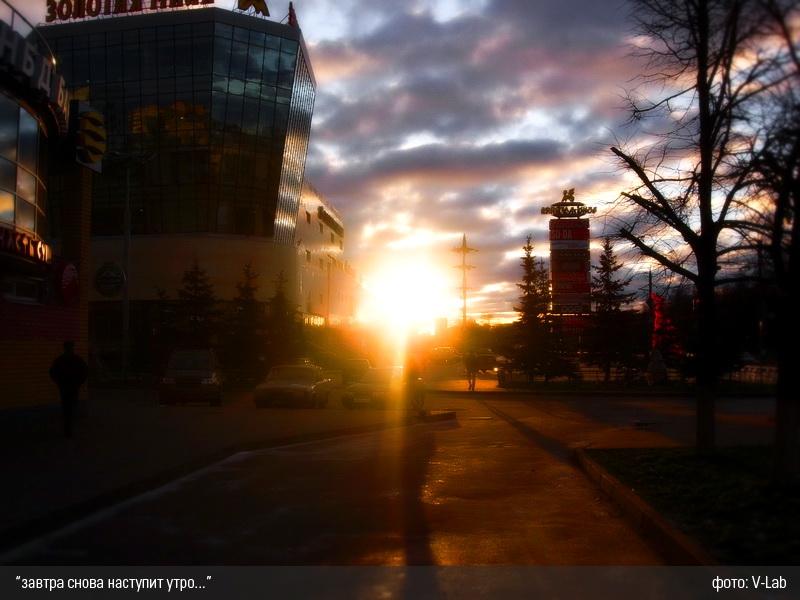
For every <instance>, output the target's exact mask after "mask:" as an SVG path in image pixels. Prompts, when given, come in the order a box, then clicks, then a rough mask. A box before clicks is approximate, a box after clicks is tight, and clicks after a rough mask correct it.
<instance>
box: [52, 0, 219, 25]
mask: <svg viewBox="0 0 800 600" xmlns="http://www.w3.org/2000/svg"><path fill="white" fill-rule="evenodd" d="M209 4H214V0H149V2H148V0H47V15H46V16H45V22H47V23H53V22H56V21H71V20H75V19H86V18H89V17H99V16H101V15H102V16H109V15H127V14H131V13H140V12H145V11H156V10H162V9H168V8H171V9H175V8H186V7H192V6H201V5H209Z"/></svg>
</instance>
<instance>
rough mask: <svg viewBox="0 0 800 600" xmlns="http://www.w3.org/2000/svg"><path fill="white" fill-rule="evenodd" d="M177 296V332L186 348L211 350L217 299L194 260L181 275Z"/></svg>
mask: <svg viewBox="0 0 800 600" xmlns="http://www.w3.org/2000/svg"><path fill="white" fill-rule="evenodd" d="M177 293H178V303H177V310H178V330H179V332H180V334H181V338H182V342H183V343H184V344H186V345H196V346H214V345H215V344H216V334H217V318H218V311H217V298H216V296H215V295H214V284H212V283H211V282H210V281H209V279H208V275H207V274H206V271H205V269H201V268H200V265H199V264H198V262H197V258H195V259H194V263H193V264H192V267H191V268H190V269H188V270H187V271H184V273H183V288H181V289H179V290H177Z"/></svg>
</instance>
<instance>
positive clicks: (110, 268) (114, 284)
mask: <svg viewBox="0 0 800 600" xmlns="http://www.w3.org/2000/svg"><path fill="white" fill-rule="evenodd" d="M123 285H125V273H123V271H122V269H120V268H119V267H118V266H117V265H115V264H114V263H113V262H106V263H103V266H102V267H100V268H99V269H97V272H96V273H95V274H94V289H96V290H97V292H98V293H99V294H101V295H103V296H106V297H107V298H113V297H114V296H116V295H117V294H119V293H120V292H121V291H122V286H123Z"/></svg>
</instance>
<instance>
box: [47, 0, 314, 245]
mask: <svg viewBox="0 0 800 600" xmlns="http://www.w3.org/2000/svg"><path fill="white" fill-rule="evenodd" d="M40 31H41V33H42V35H43V36H44V37H45V38H46V39H47V40H48V43H49V44H50V46H51V48H52V49H53V53H54V54H55V55H56V57H57V59H58V68H59V71H60V72H61V73H62V74H63V75H64V77H65V79H66V81H67V82H69V86H70V92H71V95H72V97H73V98H76V99H80V100H83V101H85V102H86V103H87V104H90V105H91V106H92V108H94V109H96V110H98V111H99V112H101V113H102V114H104V115H105V118H106V128H107V133H108V150H109V159H108V160H106V161H105V163H104V165H103V172H102V174H100V175H98V176H96V177H95V180H94V192H93V198H92V219H91V221H92V224H91V227H92V235H93V236H116V235H121V234H123V232H124V223H125V206H126V199H127V201H128V202H129V206H130V219H131V220H130V227H131V233H132V235H133V236H136V235H140V234H155V235H158V234H196V233H211V234H228V235H245V236H256V237H261V238H270V239H272V240H274V241H276V242H279V243H283V244H292V243H293V241H294V229H295V223H296V218H297V211H298V206H299V200H300V192H301V187H302V180H303V171H304V165H305V157H306V151H307V147H308V138H309V133H310V129H311V116H312V111H313V105H314V97H315V83H314V77H313V73H312V70H311V68H310V65H309V63H308V60H307V53H306V51H305V46H304V42H303V40H302V35H301V32H300V30H299V29H298V28H296V27H290V26H288V25H282V24H279V23H275V22H273V21H268V20H265V19H261V18H256V17H252V16H248V15H245V14H241V13H234V12H231V11H227V10H222V9H217V8H202V9H197V10H182V11H171V12H159V13H148V14H141V15H135V16H121V17H117V18H110V19H94V20H86V21H80V22H72V23H64V24H58V25H49V26H43V27H41V28H40ZM53 187H54V189H53V190H52V191H53V193H52V194H51V206H53V207H54V209H56V210H57V205H58V202H59V193H58V189H57V186H56V185H54V186H53ZM54 226H55V224H54ZM53 235H54V236H56V237H58V235H59V232H58V231H57V230H55V231H53Z"/></svg>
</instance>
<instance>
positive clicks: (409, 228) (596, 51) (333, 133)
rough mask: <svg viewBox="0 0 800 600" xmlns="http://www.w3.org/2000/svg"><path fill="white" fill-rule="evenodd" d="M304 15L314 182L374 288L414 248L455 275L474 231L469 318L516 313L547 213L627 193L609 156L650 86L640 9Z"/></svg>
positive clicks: (390, 5) (487, 8)
mask: <svg viewBox="0 0 800 600" xmlns="http://www.w3.org/2000/svg"><path fill="white" fill-rule="evenodd" d="M295 6H296V8H297V11H298V18H299V19H300V24H301V27H302V28H303V33H304V36H305V38H306V41H307V43H308V45H309V47H310V54H311V60H312V62H313V64H314V68H315V72H316V75H317V79H318V96H317V106H316V109H315V117H314V122H313V132H312V147H311V151H310V154H309V158H308V164H307V175H308V177H309V178H310V179H311V180H312V181H314V183H315V185H317V187H318V188H319V189H320V190H321V191H322V193H324V194H325V195H326V196H327V197H328V198H329V199H330V200H331V201H332V202H333V203H334V204H335V205H336V206H337V207H338V208H339V210H340V211H341V212H342V215H343V216H344V219H345V220H346V222H347V228H348V247H349V251H350V252H352V262H353V263H354V264H356V265H359V264H360V265H362V266H363V269H364V270H365V276H366V277H369V276H370V273H371V271H373V270H374V269H379V268H380V265H381V264H385V263H384V261H381V260H378V259H377V258H376V257H381V256H390V255H393V254H396V253H399V252H402V253H408V254H409V257H410V258H413V257H414V256H417V255H419V254H422V255H424V256H426V257H430V256H438V260H441V261H442V262H444V263H448V262H449V263H452V264H456V263H457V262H458V260H459V258H460V257H459V256H457V255H455V254H452V253H451V252H450V250H451V248H452V247H453V246H455V245H458V244H459V243H460V241H461V236H462V234H464V233H466V234H467V237H468V241H469V245H470V246H472V247H475V248H477V249H478V250H479V252H476V253H472V254H470V255H469V262H470V264H474V265H475V267H476V268H475V269H473V270H471V271H470V272H469V279H470V288H471V293H470V295H471V296H474V297H472V298H471V303H470V312H471V313H472V314H473V316H475V317H478V318H480V316H481V315H483V314H488V313H491V314H494V315H496V316H498V317H501V316H502V317H511V318H513V316H514V313H513V306H514V304H515V303H516V300H517V296H518V294H519V290H518V288H517V287H516V285H515V284H516V283H517V282H518V281H519V279H520V277H521V270H520V266H519V262H520V261H519V257H520V256H521V254H522V249H521V247H522V245H523V244H524V242H525V238H526V236H527V235H531V236H533V243H534V248H535V252H536V253H537V254H538V255H540V256H545V255H546V254H547V252H548V242H547V231H546V228H547V221H546V218H545V217H543V216H542V215H541V208H542V207H543V206H546V205H549V204H552V203H554V202H557V201H559V200H560V199H561V194H562V191H563V190H564V189H567V188H572V187H574V188H576V194H577V199H578V200H580V201H584V202H587V203H590V204H598V205H602V204H603V203H604V202H606V201H607V200H608V199H609V198H611V197H614V196H615V195H616V193H617V191H618V190H619V189H621V188H622V187H623V185H622V184H623V182H622V181H621V180H620V176H619V174H617V173H615V172H614V171H613V168H612V167H611V166H610V161H609V160H608V156H607V154H608V147H609V146H610V145H611V142H612V140H613V139H614V136H615V135H622V134H620V133H618V132H619V131H620V126H621V124H622V123H623V122H624V121H625V118H626V115H625V113H624V112H623V111H622V110H621V108H620V107H621V105H622V101H621V94H622V90H623V88H625V87H629V86H630V83H631V81H632V80H633V78H634V77H635V75H636V65H635V64H634V63H633V62H632V61H631V60H630V59H629V58H627V47H626V37H627V35H628V24H627V7H626V5H625V3H624V2H620V3H610V4H609V3H598V2H594V1H593V0H562V1H561V2H551V1H549V0H493V1H489V0H486V1H472V2H457V1H456V0H452V1H438V2H422V1H419V2H405V3H398V2H363V1H362V2H358V1H354V0H351V1H346V2H337V3H334V5H333V6H332V5H331V3H329V2H327V1H323V0H316V1H312V0H305V1H303V2H296V3H295ZM593 229H594V235H600V234H602V219H597V220H596V223H595V227H594V228H593ZM415 252H416V254H415ZM459 277H460V273H459V272H458V271H456V270H454V271H453V272H452V278H453V285H454V286H455V285H456V284H457V283H458V278H459ZM454 293H455V294H457V292H454ZM443 316H445V315H443ZM446 316H448V317H451V318H455V317H457V315H446Z"/></svg>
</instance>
